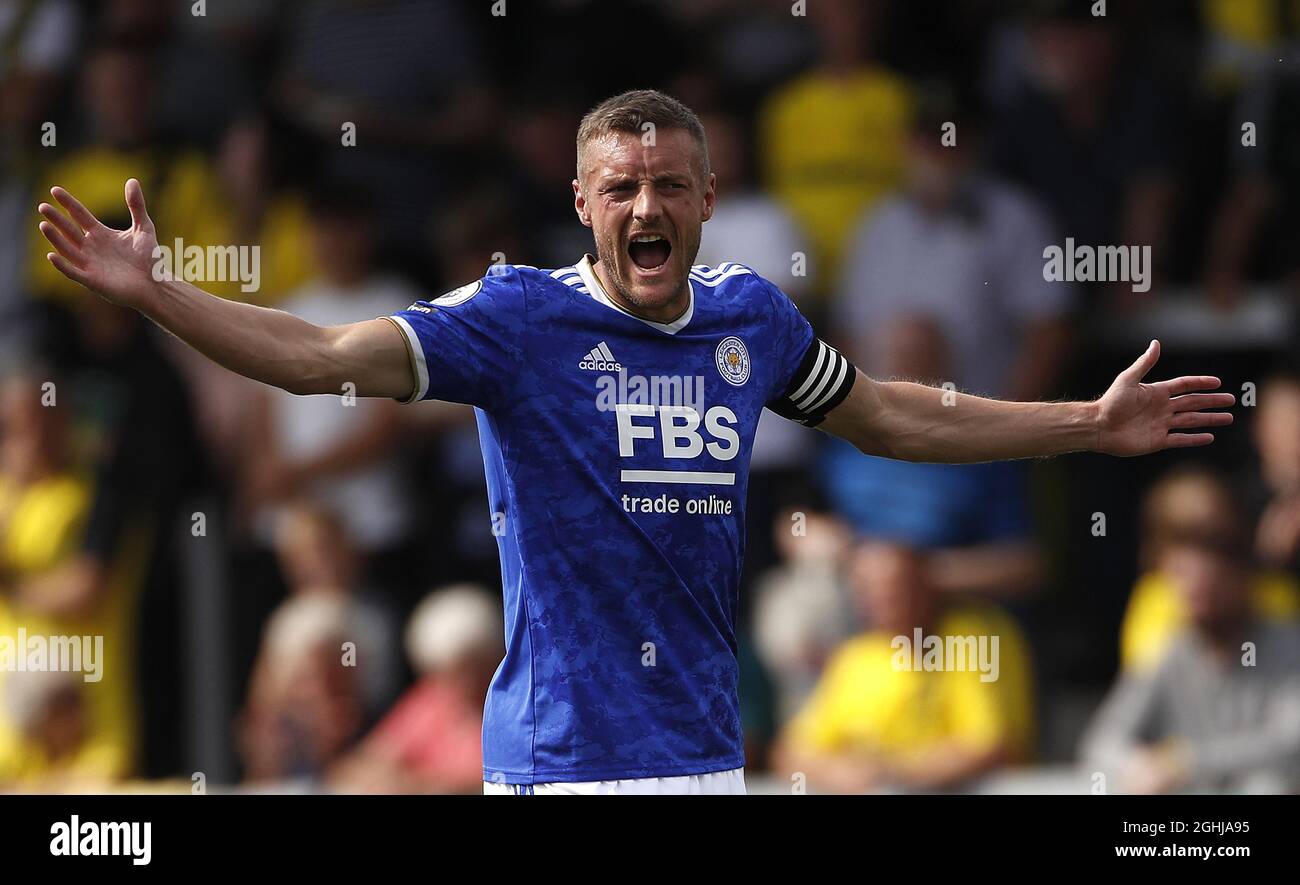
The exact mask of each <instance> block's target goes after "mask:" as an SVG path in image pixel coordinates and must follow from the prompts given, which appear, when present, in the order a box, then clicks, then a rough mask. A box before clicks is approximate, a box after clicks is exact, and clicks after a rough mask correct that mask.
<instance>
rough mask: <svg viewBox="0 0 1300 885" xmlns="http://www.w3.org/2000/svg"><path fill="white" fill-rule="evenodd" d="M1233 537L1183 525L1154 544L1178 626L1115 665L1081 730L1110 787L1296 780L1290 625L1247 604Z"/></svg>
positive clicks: (1298, 644) (1240, 548)
mask: <svg viewBox="0 0 1300 885" xmlns="http://www.w3.org/2000/svg"><path fill="white" fill-rule="evenodd" d="M1240 540H1241V534H1240V533H1237V534H1236V535H1235V536H1234V535H1232V534H1225V533H1221V532H1215V531H1213V530H1211V529H1209V528H1208V527H1206V526H1187V527H1180V528H1178V529H1175V530H1174V531H1173V532H1172V533H1171V534H1169V535H1167V536H1166V537H1165V539H1164V541H1163V543H1162V544H1161V546H1160V547H1159V553H1158V567H1159V568H1160V569H1161V570H1162V571H1164V573H1166V574H1167V575H1169V580H1170V582H1171V583H1172V585H1173V587H1174V588H1175V592H1176V593H1177V594H1178V599H1179V603H1180V606H1181V608H1182V609H1183V611H1185V612H1186V619H1187V621H1186V627H1185V628H1184V629H1182V630H1180V631H1179V632H1178V633H1177V634H1176V636H1175V637H1174V638H1173V639H1172V641H1171V642H1170V643H1169V644H1168V646H1167V647H1166V649H1165V651H1164V652H1163V653H1162V654H1161V655H1160V657H1159V659H1158V662H1157V664H1156V665H1155V667H1154V669H1152V670H1148V671H1141V672H1133V671H1129V672H1127V673H1125V675H1124V676H1123V677H1122V678H1121V680H1120V682H1119V684H1118V685H1117V686H1116V687H1115V688H1114V689H1113V690H1112V692H1111V694H1110V696H1109V697H1108V698H1107V699H1106V702H1105V703H1104V704H1103V705H1102V707H1101V710H1100V711H1099V712H1098V713H1097V716H1096V718H1095V720H1094V721H1093V723H1092V725H1091V726H1090V728H1089V730H1088V732H1087V733H1086V734H1085V736H1084V739H1083V743H1082V757H1083V759H1084V761H1085V763H1086V764H1087V765H1089V766H1091V767H1092V768H1093V769H1095V770H1097V771H1100V772H1102V773H1104V774H1105V775H1106V778H1107V781H1108V784H1113V785H1114V786H1113V787H1111V789H1119V790H1123V791H1128V792H1136V793H1165V792H1170V791H1198V790H1214V791H1224V790H1227V791H1232V792H1254V791H1267V792H1293V791H1295V790H1296V789H1300V630H1297V628H1296V626H1295V625H1294V624H1281V623H1275V622H1270V621H1267V620H1263V619H1261V618H1259V617H1258V616H1257V615H1256V614H1255V613H1254V610H1253V604H1252V597H1253V595H1254V594H1253V593H1252V573H1251V569H1250V567H1249V563H1248V557H1247V555H1246V554H1245V553H1244V551H1245V550H1246V549H1247V548H1246V547H1245V546H1244V545H1242V544H1240V543H1237V542H1238V541H1240Z"/></svg>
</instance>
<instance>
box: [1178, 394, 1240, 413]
mask: <svg viewBox="0 0 1300 885" xmlns="http://www.w3.org/2000/svg"><path fill="white" fill-rule="evenodd" d="M1236 401H1237V398H1236V397H1235V396H1233V395H1232V394H1230V393H1189V394H1187V395H1185V396H1176V397H1174V398H1173V399H1172V400H1170V402H1171V403H1172V404H1173V406H1174V411H1175V412H1190V411H1194V410H1199V409H1226V408H1228V407H1229V406H1231V405H1232V404H1233V403H1235V402H1236Z"/></svg>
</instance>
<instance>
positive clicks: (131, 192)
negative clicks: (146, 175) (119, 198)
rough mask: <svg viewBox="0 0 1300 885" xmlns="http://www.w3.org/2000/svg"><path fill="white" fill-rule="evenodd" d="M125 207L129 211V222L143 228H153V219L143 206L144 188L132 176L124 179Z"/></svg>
mask: <svg viewBox="0 0 1300 885" xmlns="http://www.w3.org/2000/svg"><path fill="white" fill-rule="evenodd" d="M126 208H127V209H129V210H130V212H131V223H132V224H134V225H135V226H136V227H139V228H143V229H145V230H153V221H152V220H150V218H149V212H148V211H147V210H146V209H145V207H144V188H142V187H140V182H139V181H137V180H136V179H134V178H128V179H127V180H126Z"/></svg>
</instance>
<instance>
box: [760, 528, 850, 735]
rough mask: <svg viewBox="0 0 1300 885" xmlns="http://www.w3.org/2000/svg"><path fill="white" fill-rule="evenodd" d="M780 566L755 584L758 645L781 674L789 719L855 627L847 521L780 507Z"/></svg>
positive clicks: (779, 694) (781, 706) (779, 697)
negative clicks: (846, 575) (847, 579)
mask: <svg viewBox="0 0 1300 885" xmlns="http://www.w3.org/2000/svg"><path fill="white" fill-rule="evenodd" d="M769 531H770V532H771V534H772V539H773V542H774V544H773V546H774V547H775V549H776V551H777V553H778V555H779V559H780V563H781V564H780V565H778V566H775V567H773V568H771V569H769V570H768V571H767V572H765V573H764V574H763V575H762V576H761V577H760V578H759V580H758V582H757V585H756V587H755V591H754V608H755V614H754V644H755V647H756V650H757V652H758V656H759V658H760V659H761V661H762V662H763V664H764V665H766V667H767V669H768V670H769V671H770V672H771V673H772V678H773V680H774V681H775V683H776V684H775V686H774V692H775V695H776V713H777V719H778V721H781V722H785V721H787V720H788V719H789V718H790V717H791V716H793V715H794V714H795V713H797V712H798V711H799V709H800V708H801V707H803V705H804V703H805V702H806V701H807V700H808V696H809V695H810V694H811V693H812V690H813V688H814V686H815V685H816V683H817V677H818V676H819V675H820V674H821V672H822V670H823V669H824V668H825V666H826V661H827V660H828V659H829V658H830V656H831V654H832V653H833V652H834V650H835V649H836V647H837V646H839V645H840V643H842V642H843V641H844V640H845V639H848V638H849V636H851V635H852V634H853V618H852V616H851V611H850V604H849V601H848V599H847V598H846V596H847V594H846V592H845V589H844V586H843V583H844V582H843V580H842V578H841V574H840V573H841V570H842V568H843V564H844V559H845V555H846V553H847V551H848V549H849V546H850V544H851V541H852V534H851V532H850V531H849V529H848V527H847V526H846V525H845V524H844V523H843V522H841V521H840V520H839V519H838V518H836V517H835V516H833V515H831V514H825V513H818V512H816V511H812V510H811V509H810V508H807V509H803V510H787V511H785V512H782V513H780V514H779V515H778V516H777V517H776V518H775V519H774V520H773V521H772V523H771V525H770V526H769Z"/></svg>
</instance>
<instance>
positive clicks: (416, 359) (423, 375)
mask: <svg viewBox="0 0 1300 885" xmlns="http://www.w3.org/2000/svg"><path fill="white" fill-rule="evenodd" d="M384 319H386V320H388V321H389V322H390V323H392V324H393V325H394V326H396V327H397V330H398V331H399V332H401V333H402V340H403V341H405V342H406V358H407V359H408V360H410V363H411V377H412V378H414V379H415V390H414V391H413V392H412V393H411V395H410V396H409V397H407V398H406V399H404V400H402V402H403V403H415V402H419V401H420V400H422V399H424V398H425V397H426V396H428V395H429V366H428V364H427V363H426V362H425V360H424V347H423V346H422V345H421V344H420V338H419V336H418V335H416V334H415V329H413V328H411V324H410V323H408V322H407V321H406V320H405V319H403V318H402V317H398V316H386V317H384Z"/></svg>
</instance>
